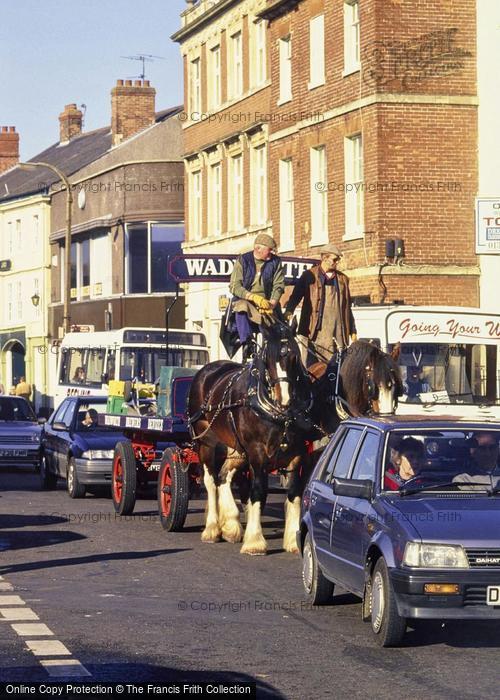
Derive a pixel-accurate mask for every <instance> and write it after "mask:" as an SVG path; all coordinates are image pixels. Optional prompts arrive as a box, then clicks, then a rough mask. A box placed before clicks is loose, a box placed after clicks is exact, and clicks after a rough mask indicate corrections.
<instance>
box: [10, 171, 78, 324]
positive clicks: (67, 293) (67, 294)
mask: <svg viewBox="0 0 500 700" xmlns="http://www.w3.org/2000/svg"><path fill="white" fill-rule="evenodd" d="M19 167H20V168H21V169H22V170H35V168H48V169H49V170H52V172H54V173H55V174H56V175H57V177H58V178H59V179H60V180H61V182H63V183H64V186H65V188H66V236H65V238H64V245H65V249H66V259H65V270H64V286H65V290H64V311H63V328H64V332H65V333H68V331H69V329H70V320H71V317H70V304H71V210H72V206H73V194H72V192H71V185H70V183H69V180H68V178H67V177H66V175H65V174H64V173H63V172H61V170H59V168H56V166H55V165H52V164H51V163H43V162H33V163H19Z"/></svg>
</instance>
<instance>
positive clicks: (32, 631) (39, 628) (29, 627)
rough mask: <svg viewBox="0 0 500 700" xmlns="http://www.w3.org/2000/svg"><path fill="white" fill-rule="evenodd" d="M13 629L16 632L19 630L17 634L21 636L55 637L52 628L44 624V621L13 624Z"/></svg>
mask: <svg viewBox="0 0 500 700" xmlns="http://www.w3.org/2000/svg"><path fill="white" fill-rule="evenodd" d="M11 627H12V629H13V630H14V632H17V634H18V635H19V636H20V637H31V636H34V637H36V636H38V635H40V636H44V637H53V636H54V633H53V632H52V630H50V629H49V628H48V627H47V625H44V624H43V623H41V622H40V623H36V622H32V623H29V622H28V623H22V622H21V624H17V625H11Z"/></svg>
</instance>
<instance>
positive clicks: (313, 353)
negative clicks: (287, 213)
mask: <svg viewBox="0 0 500 700" xmlns="http://www.w3.org/2000/svg"><path fill="white" fill-rule="evenodd" d="M319 253H320V256H321V261H320V263H319V264H318V265H314V266H313V267H311V268H310V269H309V270H306V271H305V272H303V273H302V275H301V277H300V278H299V280H298V282H297V284H296V285H295V289H294V290H293V292H292V295H291V297H290V299H289V300H288V303H287V304H286V307H285V318H287V320H288V319H289V318H290V317H291V316H292V314H293V312H294V311H295V309H296V307H297V306H298V305H299V304H300V302H301V301H302V311H301V314H300V321H299V327H298V333H299V335H302V336H304V337H305V338H306V339H307V342H308V347H309V358H308V359H309V360H310V361H309V362H308V364H313V362H318V361H323V362H329V361H330V360H331V358H332V357H333V355H334V354H335V353H336V352H337V351H339V350H340V351H341V350H344V349H345V348H347V346H348V345H349V342H350V341H351V342H352V341H354V340H356V338H357V335H356V324H355V321H354V316H353V315H352V310H351V294H350V291H349V278H348V277H347V275H345V274H343V273H342V272H339V271H338V270H337V264H338V263H339V261H340V260H341V258H342V252H341V251H340V249H339V248H338V247H337V246H336V245H333V244H329V245H326V246H324V247H323V248H321V250H320V251H319Z"/></svg>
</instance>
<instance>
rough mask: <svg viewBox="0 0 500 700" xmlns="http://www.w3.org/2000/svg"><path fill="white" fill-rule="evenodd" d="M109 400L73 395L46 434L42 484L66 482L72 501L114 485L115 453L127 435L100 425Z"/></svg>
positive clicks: (59, 408) (57, 411)
mask: <svg viewBox="0 0 500 700" xmlns="http://www.w3.org/2000/svg"><path fill="white" fill-rule="evenodd" d="M106 401H107V400H106V397H103V396H86V397H82V396H71V397H68V398H66V399H64V401H63V402H62V403H61V404H60V406H59V407H58V408H57V409H56V410H55V411H54V413H53V414H52V415H51V416H50V418H49V420H48V421H47V423H46V424H45V426H44V429H43V433H42V445H41V453H40V483H41V487H42V488H43V489H50V488H54V487H55V486H56V483H57V479H58V478H62V479H66V486H67V490H68V494H69V495H70V496H71V498H82V497H83V496H85V493H86V490H87V488H88V487H93V486H94V487H95V486H111V471H112V465H113V454H114V449H115V445H116V443H117V442H118V440H124V439H125V438H124V436H123V433H122V432H121V431H119V430H118V431H117V430H111V429H109V428H104V427H102V426H99V425H98V421H97V417H98V414H99V413H105V412H106Z"/></svg>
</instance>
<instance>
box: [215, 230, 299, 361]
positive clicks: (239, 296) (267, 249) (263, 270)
mask: <svg viewBox="0 0 500 700" xmlns="http://www.w3.org/2000/svg"><path fill="white" fill-rule="evenodd" d="M276 247H277V244H276V241H275V240H274V239H273V238H272V237H271V236H269V235H267V234H266V233H259V235H258V236H257V237H256V239H255V241H254V247H253V250H251V251H249V252H248V253H244V254H243V255H240V257H239V258H238V260H237V261H236V262H235V264H234V269H233V272H232V275H231V280H230V283H229V289H230V291H231V293H232V294H233V295H234V298H233V301H232V303H231V306H230V308H229V309H228V315H227V320H226V324H225V325H226V327H225V328H224V327H223V328H221V340H222V342H223V343H224V347H225V348H226V350H227V352H228V354H229V356H230V357H233V355H234V354H235V352H236V350H237V349H238V347H239V346H240V345H242V346H243V359H244V360H245V359H248V358H249V357H250V356H251V355H252V354H253V352H254V351H255V343H254V337H253V336H254V334H255V333H256V332H257V331H258V330H259V325H260V324H261V322H262V315H263V314H264V315H266V314H268V315H269V314H272V313H273V311H274V309H275V308H276V306H277V305H278V303H279V300H280V297H281V295H282V294H283V292H284V289H285V272H284V269H283V265H282V263H281V259H280V258H279V257H278V256H277V255H275V250H276ZM234 324H235V325H236V330H237V335H238V338H237V340H236V343H234V341H233V338H232V335H231V329H232V327H233V326H234ZM226 335H227V336H229V337H226Z"/></svg>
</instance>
